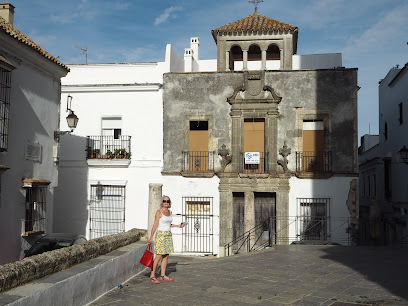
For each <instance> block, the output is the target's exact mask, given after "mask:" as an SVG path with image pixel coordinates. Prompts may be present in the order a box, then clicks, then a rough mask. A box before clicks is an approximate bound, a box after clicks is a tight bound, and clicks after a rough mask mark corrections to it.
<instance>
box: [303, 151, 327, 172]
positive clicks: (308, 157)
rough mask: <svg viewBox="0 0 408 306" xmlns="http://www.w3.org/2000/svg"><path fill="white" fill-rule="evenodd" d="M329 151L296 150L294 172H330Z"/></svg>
mask: <svg viewBox="0 0 408 306" xmlns="http://www.w3.org/2000/svg"><path fill="white" fill-rule="evenodd" d="M331 171H332V152H331V151H303V152H296V172H317V173H324V172H331Z"/></svg>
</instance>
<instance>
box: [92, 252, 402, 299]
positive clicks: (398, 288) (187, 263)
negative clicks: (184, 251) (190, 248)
mask: <svg viewBox="0 0 408 306" xmlns="http://www.w3.org/2000/svg"><path fill="white" fill-rule="evenodd" d="M406 258H408V249H404V248H398V249H394V248H386V247H343V246H310V245H291V246H275V247H274V248H271V249H267V250H263V251H258V252H253V253H244V254H239V255H234V256H230V257H224V258H210V257H186V256H176V255H171V256H170V259H169V267H168V270H167V271H168V274H169V275H170V276H171V277H172V278H174V279H175V281H174V282H162V283H160V284H150V283H149V282H148V280H149V274H150V271H148V269H146V270H145V271H143V272H142V273H140V274H138V275H136V276H135V277H133V278H132V279H130V280H129V281H128V282H127V283H126V284H123V289H118V288H116V289H113V290H112V291H110V292H108V293H107V294H106V295H104V296H102V297H101V298H99V299H98V300H96V301H94V302H93V303H92V305H100V306H102V305H160V304H163V305H231V304H233V305H234V306H236V305H333V306H346V305H360V306H361V305H408V285H407V284H408V261H406V260H405V259H406Z"/></svg>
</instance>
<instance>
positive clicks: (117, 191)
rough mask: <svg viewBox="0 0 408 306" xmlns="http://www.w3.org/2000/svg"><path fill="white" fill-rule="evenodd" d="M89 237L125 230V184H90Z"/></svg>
mask: <svg viewBox="0 0 408 306" xmlns="http://www.w3.org/2000/svg"><path fill="white" fill-rule="evenodd" d="M89 214H90V216H89V219H90V238H91V239H94V238H99V237H103V236H107V235H112V234H118V233H122V232H124V231H125V186H115V185H102V184H97V185H91V197H90V203H89Z"/></svg>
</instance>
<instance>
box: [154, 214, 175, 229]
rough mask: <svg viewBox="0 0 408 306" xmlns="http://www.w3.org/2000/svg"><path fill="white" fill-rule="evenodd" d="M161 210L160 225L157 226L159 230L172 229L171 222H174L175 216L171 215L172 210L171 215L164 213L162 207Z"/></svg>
mask: <svg viewBox="0 0 408 306" xmlns="http://www.w3.org/2000/svg"><path fill="white" fill-rule="evenodd" d="M160 212H161V214H162V216H161V218H160V219H159V226H158V227H157V230H158V231H170V228H171V222H173V217H172V216H171V211H170V216H166V215H164V214H163V212H162V211H161V209H160Z"/></svg>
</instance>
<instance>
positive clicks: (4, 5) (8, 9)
mask: <svg viewBox="0 0 408 306" xmlns="http://www.w3.org/2000/svg"><path fill="white" fill-rule="evenodd" d="M0 17H3V18H4V20H6V21H7V22H8V23H10V24H11V25H13V23H14V5H12V4H10V2H1V3H0Z"/></svg>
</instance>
